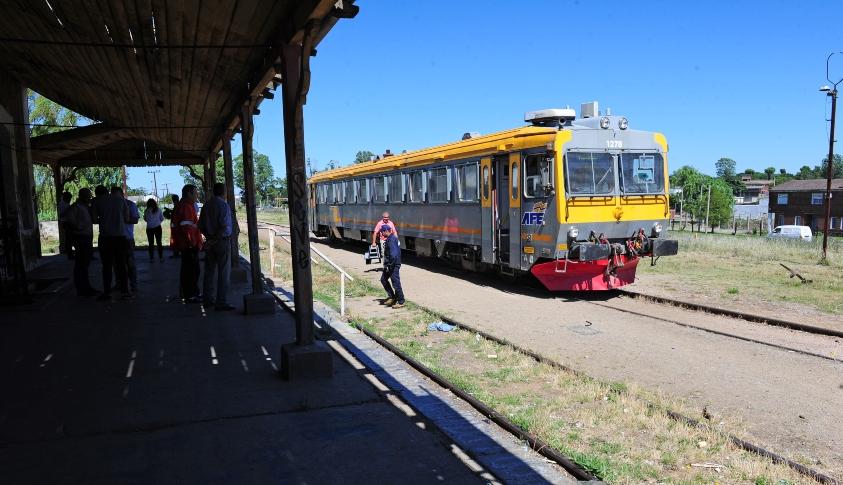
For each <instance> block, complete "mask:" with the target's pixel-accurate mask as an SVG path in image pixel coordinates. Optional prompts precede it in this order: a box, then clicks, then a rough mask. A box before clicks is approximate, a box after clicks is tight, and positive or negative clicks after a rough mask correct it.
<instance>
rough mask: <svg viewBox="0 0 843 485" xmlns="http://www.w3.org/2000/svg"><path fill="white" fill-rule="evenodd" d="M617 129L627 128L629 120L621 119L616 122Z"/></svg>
mask: <svg viewBox="0 0 843 485" xmlns="http://www.w3.org/2000/svg"><path fill="white" fill-rule="evenodd" d="M618 128H620V129H622V130H625V129H627V128H629V120H628V119H626V118H621V119H619V120H618Z"/></svg>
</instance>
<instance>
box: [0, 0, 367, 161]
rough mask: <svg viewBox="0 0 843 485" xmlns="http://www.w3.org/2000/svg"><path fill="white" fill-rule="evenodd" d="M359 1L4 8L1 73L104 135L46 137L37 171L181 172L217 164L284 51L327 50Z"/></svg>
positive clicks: (0, 1)
mask: <svg viewBox="0 0 843 485" xmlns="http://www.w3.org/2000/svg"><path fill="white" fill-rule="evenodd" d="M352 3H353V0H340V1H337V0H300V1H295V0H242V1H237V2H228V1H223V0H218V1H210V2H209V1H199V0H183V1H179V2H172V1H166V0H140V1H125V0H80V1H78V2H58V1H52V2H49V1H47V0H31V1H30V0H18V1H12V0H0V11H2V12H3V13H2V15H0V66H2V68H3V69H4V70H5V71H7V72H8V73H9V74H10V75H11V76H13V77H15V78H17V79H18V80H20V81H21V82H22V83H23V84H24V85H25V86H28V87H30V88H32V89H33V90H35V91H37V92H38V93H40V94H42V95H44V96H46V97H48V98H50V99H52V100H54V101H56V102H58V103H59V104H61V105H63V106H65V107H67V108H69V109H71V110H73V111H76V112H77V113H80V114H82V115H83V116H86V117H88V118H90V119H92V120H95V122H96V124H95V125H93V126H87V127H83V128H76V129H72V130H68V131H66V132H62V133H56V134H51V135H45V136H40V137H35V138H33V140H32V148H33V160H34V161H36V162H39V163H51V164H58V165H72V166H108V165H136V166H143V165H175V164H186V163H201V161H203V160H206V159H209V158H216V153H217V152H218V151H219V150H220V147H221V142H222V137H223V136H224V134H225V132H226V130H234V129H236V128H237V126H238V124H239V114H240V112H241V107H242V106H243V104H244V103H245V102H247V101H248V100H249V99H250V98H251V97H261V96H267V97H269V96H272V94H271V92H270V90H269V89H268V88H272V87H274V86H276V85H277V83H279V82H283V80H282V79H281V77H280V74H278V71H279V70H280V69H278V68H277V63H278V59H279V55H280V54H281V51H282V49H283V46H284V45H287V44H291V43H295V42H299V41H300V40H301V39H302V38H303V36H304V32H305V29H308V30H309V31H311V32H314V31H315V33H314V34H312V35H314V36H315V39H316V42H315V43H314V45H315V44H316V43H318V41H319V40H321V39H322V38H323V37H324V36H325V34H327V32H328V31H329V30H330V29H331V28H332V27H333V25H334V24H335V23H336V21H337V19H338V18H344V17H352V16H354V14H355V13H356V11H357V7H356V6H354V5H352Z"/></svg>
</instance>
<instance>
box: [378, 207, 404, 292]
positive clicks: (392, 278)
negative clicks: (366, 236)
mask: <svg viewBox="0 0 843 485" xmlns="http://www.w3.org/2000/svg"><path fill="white" fill-rule="evenodd" d="M380 233H381V235H382V236H383V237H385V238H386V240H385V242H384V246H385V248H386V250H385V252H384V269H383V274H382V275H381V284H382V285H383V289H384V290H386V294H387V296H388V297H389V298H387V299H386V300H385V301H384V302H383V304H384V305H386V306H391V307H392V308H401V307H403V306H404V290H403V289H402V288H401V274H400V272H401V247H400V246H398V236H396V235H395V231H394V230H393V229H392V227H390V226H389V225H388V224H384V225H383V226H382V227H381V230H380ZM390 282H391V283H392V284H391V285H390Z"/></svg>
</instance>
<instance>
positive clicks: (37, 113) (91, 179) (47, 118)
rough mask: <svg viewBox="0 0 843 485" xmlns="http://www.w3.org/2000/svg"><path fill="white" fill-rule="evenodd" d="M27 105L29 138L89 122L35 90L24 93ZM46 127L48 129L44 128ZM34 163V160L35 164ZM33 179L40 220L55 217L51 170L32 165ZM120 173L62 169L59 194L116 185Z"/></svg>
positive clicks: (106, 169) (116, 170)
mask: <svg viewBox="0 0 843 485" xmlns="http://www.w3.org/2000/svg"><path fill="white" fill-rule="evenodd" d="M27 104H28V105H29V122H30V123H31V124H33V125H36V126H33V127H32V130H31V135H32V136H40V135H46V134H48V133H56V132H59V131H64V130H69V129H71V128H72V127H74V126H79V125H80V124H87V123H90V120H89V119H87V118H85V117H83V116H82V115H80V114H78V113H76V112H73V111H71V110H69V109H67V108H65V107H64V106H62V105H60V104H58V103H56V102H55V101H52V100H50V99H49V98H45V97H44V96H41V95H40V94H38V93H36V92H35V91H31V90H30V91H28V92H27ZM44 125H49V126H44ZM37 161H38V160H35V162H37ZM33 172H34V177H35V196H36V201H37V205H38V212H39V214H38V218H39V219H40V220H47V219H52V218H54V217H55V216H56V202H57V201H56V198H57V194H56V190H55V182H54V180H53V171H52V168H51V167H48V166H45V165H41V164H36V165H35V166H34V167H33ZM121 183H122V174H121V172H120V169H119V168H116V167H89V168H80V167H62V168H61V174H60V180H59V192H64V191H70V192H71V193H72V194H74V195H76V194H78V193H79V189H81V188H82V187H88V188H92V187H94V186H96V185H100V184H101V185H105V186H106V187H114V186H119V185H120V184H121Z"/></svg>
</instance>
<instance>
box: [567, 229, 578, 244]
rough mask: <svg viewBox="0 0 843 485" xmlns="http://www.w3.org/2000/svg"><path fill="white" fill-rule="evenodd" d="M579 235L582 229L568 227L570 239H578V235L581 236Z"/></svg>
mask: <svg viewBox="0 0 843 485" xmlns="http://www.w3.org/2000/svg"><path fill="white" fill-rule="evenodd" d="M579 235H580V230H579V229H577V228H576V227H572V228H570V229H568V239H571V240H573V241H576V240H577V236H579Z"/></svg>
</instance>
